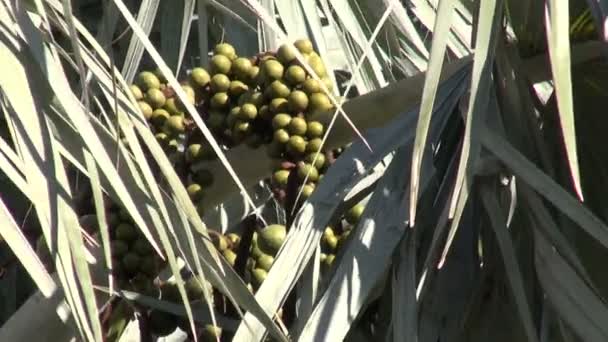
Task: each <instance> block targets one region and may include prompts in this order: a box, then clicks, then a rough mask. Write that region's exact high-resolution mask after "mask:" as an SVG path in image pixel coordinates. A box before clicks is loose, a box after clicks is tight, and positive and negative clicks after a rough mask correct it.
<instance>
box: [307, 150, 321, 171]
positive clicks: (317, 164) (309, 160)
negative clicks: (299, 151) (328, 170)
mask: <svg viewBox="0 0 608 342" xmlns="http://www.w3.org/2000/svg"><path fill="white" fill-rule="evenodd" d="M315 157H316V158H317V160H315ZM304 160H305V161H306V162H307V163H309V164H313V161H314V166H315V168H317V170H322V169H323V166H325V155H324V154H323V153H319V155H317V153H316V152H313V153H309V154H307V155H306V157H305V158H304Z"/></svg>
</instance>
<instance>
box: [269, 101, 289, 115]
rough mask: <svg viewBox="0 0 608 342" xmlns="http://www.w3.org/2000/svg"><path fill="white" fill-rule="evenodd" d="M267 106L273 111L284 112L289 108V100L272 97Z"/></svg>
mask: <svg viewBox="0 0 608 342" xmlns="http://www.w3.org/2000/svg"><path fill="white" fill-rule="evenodd" d="M268 108H269V109H270V111H271V112H273V113H286V112H287V111H288V110H289V101H287V99H284V98H276V99H272V101H270V104H269V105H268Z"/></svg>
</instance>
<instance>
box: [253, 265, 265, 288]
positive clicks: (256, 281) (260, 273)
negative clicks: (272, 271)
mask: <svg viewBox="0 0 608 342" xmlns="http://www.w3.org/2000/svg"><path fill="white" fill-rule="evenodd" d="M251 276H252V277H253V279H252V283H253V286H254V287H256V288H258V287H260V285H262V283H263V282H264V280H266V276H268V272H266V271H265V270H263V269H261V268H255V269H254V270H253V271H252V272H251Z"/></svg>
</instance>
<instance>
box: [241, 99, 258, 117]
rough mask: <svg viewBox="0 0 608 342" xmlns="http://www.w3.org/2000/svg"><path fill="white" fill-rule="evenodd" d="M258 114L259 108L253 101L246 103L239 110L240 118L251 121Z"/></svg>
mask: <svg viewBox="0 0 608 342" xmlns="http://www.w3.org/2000/svg"><path fill="white" fill-rule="evenodd" d="M256 116H258V109H257V108H256V107H255V106H254V105H252V104H251V103H245V104H244V105H243V106H241V110H239V119H241V120H246V121H251V120H253V119H255V118H256Z"/></svg>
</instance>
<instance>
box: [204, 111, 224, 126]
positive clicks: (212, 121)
mask: <svg viewBox="0 0 608 342" xmlns="http://www.w3.org/2000/svg"><path fill="white" fill-rule="evenodd" d="M225 123H226V116H225V115H224V114H222V113H219V112H211V113H210V114H209V117H208V118H207V122H206V124H207V125H209V127H211V128H213V129H216V130H219V129H221V128H223V127H224V124H225Z"/></svg>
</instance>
